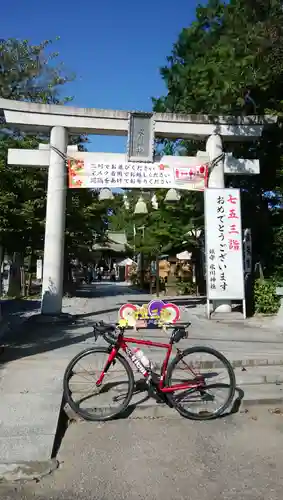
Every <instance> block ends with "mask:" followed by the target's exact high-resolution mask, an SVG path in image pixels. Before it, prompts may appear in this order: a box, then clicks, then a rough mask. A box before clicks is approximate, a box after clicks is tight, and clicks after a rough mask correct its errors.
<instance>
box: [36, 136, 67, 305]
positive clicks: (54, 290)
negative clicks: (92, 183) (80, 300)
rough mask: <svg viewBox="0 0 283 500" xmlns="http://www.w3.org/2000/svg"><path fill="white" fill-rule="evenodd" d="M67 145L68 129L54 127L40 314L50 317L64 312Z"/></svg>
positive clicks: (51, 139)
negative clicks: (62, 310)
mask: <svg viewBox="0 0 283 500" xmlns="http://www.w3.org/2000/svg"><path fill="white" fill-rule="evenodd" d="M67 145H68V133H67V130H66V129H65V128H64V127H53V128H52V129H51V134H50V162H49V170H48V188H47V205H46V224H45V242H44V260H43V282H42V302H41V313H42V314H49V315H58V314H60V313H61V309H62V297H63V268H64V239H65V210H66V188H67V184H66V178H67V175H66V160H65V155H66V153H67ZM52 146H53V147H54V148H56V149H57V150H58V152H57V151H55V150H54V149H53V148H52ZM59 153H60V154H59ZM61 155H62V156H61Z"/></svg>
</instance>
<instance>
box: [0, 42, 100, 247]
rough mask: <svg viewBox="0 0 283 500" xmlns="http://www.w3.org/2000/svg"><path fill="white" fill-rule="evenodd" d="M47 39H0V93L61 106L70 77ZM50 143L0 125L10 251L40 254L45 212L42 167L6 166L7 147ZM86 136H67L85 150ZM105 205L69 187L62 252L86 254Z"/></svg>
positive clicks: (1, 220) (1, 216)
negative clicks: (32, 42)
mask: <svg viewBox="0 0 283 500" xmlns="http://www.w3.org/2000/svg"><path fill="white" fill-rule="evenodd" d="M51 46H52V42H51V41H44V42H42V43H41V44H39V45H31V44H29V42H28V41H27V40H24V41H21V40H16V39H8V40H1V41H0V97H4V98H7V99H15V100H24V101H29V102H39V103H42V104H64V103H66V102H67V101H70V100H71V99H72V97H70V96H67V97H63V96H62V90H63V89H64V86H65V85H66V84H67V83H68V82H69V81H72V80H73V78H74V75H72V74H69V73H68V72H67V71H66V70H65V69H64V65H63V64H62V63H60V62H57V61H58V55H59V54H58V53H57V52H52V50H51ZM39 142H49V137H47V136H42V135H40V136H39V135H34V136H28V135H25V133H24V132H23V131H21V130H15V129H13V128H11V127H9V126H8V125H6V124H5V123H4V120H3V119H2V125H1V127H0V175H1V184H0V244H2V245H3V246H4V248H5V249H6V251H7V252H8V253H10V254H12V253H13V252H14V251H17V252H21V253H22V254H23V255H27V254H30V253H31V252H33V253H37V254H42V252H43V241H44V228H45V212H46V189H47V175H48V174H47V170H46V169H40V168H23V167H19V166H15V167H14V166H8V164H7V154H8V149H9V148H20V149H21V148H22V149H37V147H38V143H39ZM85 142H86V138H85V137H77V138H76V137H75V138H70V143H75V144H78V145H79V149H80V150H83V149H84V143H85ZM106 213H107V207H106V206H104V205H103V204H102V205H101V204H99V203H98V200H97V194H96V193H93V192H92V191H90V190H86V189H82V190H68V192H67V212H66V256H67V257H68V256H73V255H74V254H76V256H78V257H80V256H81V255H82V254H83V255H84V256H85V255H86V254H87V253H88V251H89V249H90V248H91V245H92V241H93V238H94V235H95V233H99V232H100V233H101V232H103V231H104V230H105V217H106Z"/></svg>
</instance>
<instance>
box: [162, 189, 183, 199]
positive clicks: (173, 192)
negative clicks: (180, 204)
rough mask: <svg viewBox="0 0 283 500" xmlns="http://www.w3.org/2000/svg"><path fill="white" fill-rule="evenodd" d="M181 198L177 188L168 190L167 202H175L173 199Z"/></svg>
mask: <svg viewBox="0 0 283 500" xmlns="http://www.w3.org/2000/svg"><path fill="white" fill-rule="evenodd" d="M180 199H181V195H180V193H179V192H178V191H176V189H174V188H171V189H169V191H167V193H166V196H165V199H164V201H166V202H168V201H169V202H173V201H179V200H180Z"/></svg>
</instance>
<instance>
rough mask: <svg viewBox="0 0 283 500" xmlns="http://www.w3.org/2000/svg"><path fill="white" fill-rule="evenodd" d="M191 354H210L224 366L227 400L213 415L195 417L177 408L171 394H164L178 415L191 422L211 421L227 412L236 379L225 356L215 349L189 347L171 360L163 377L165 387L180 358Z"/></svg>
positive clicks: (232, 396) (193, 414) (169, 381)
mask: <svg viewBox="0 0 283 500" xmlns="http://www.w3.org/2000/svg"><path fill="white" fill-rule="evenodd" d="M193 353H206V354H212V355H213V356H215V357H216V358H218V359H219V360H220V361H222V363H223V364H224V366H225V367H226V368H227V372H228V374H229V378H230V385H229V395H228V397H227V400H226V401H225V403H224V404H223V405H222V406H221V408H219V409H218V410H217V411H216V412H214V413H211V414H201V415H196V414H195V413H192V412H190V411H188V410H185V409H184V408H181V407H180V406H178V404H177V403H176V401H174V395H173V394H170V393H166V396H167V398H168V400H169V402H170V404H172V406H173V407H174V408H175V410H177V411H178V413H179V414H180V415H182V417H185V418H188V419H191V420H213V419H215V418H218V417H220V416H221V415H222V414H223V413H224V412H225V410H227V408H228V407H229V406H230V405H231V403H232V401H233V398H234V395H235V390H236V377H235V373H234V369H233V367H232V365H231V363H230V362H229V361H228V359H227V358H225V356H224V355H223V354H222V353H221V352H219V351H217V350H216V349H213V348H211V347H206V346H195V347H189V348H188V349H185V350H184V351H182V352H181V353H180V354H178V355H177V356H175V358H173V359H172V361H171V363H170V365H169V366H168V370H167V374H166V377H165V387H170V386H171V379H172V374H173V371H174V368H175V366H176V365H177V364H178V362H179V361H180V360H181V359H182V358H184V357H185V356H187V355H188V354H193ZM213 385H217V384H212V385H211V386H213ZM220 385H221V384H220ZM222 385H223V384H222Z"/></svg>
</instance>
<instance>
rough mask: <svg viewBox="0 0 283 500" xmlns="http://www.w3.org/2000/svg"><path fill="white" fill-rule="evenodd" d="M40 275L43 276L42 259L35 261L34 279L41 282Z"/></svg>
mask: <svg viewBox="0 0 283 500" xmlns="http://www.w3.org/2000/svg"><path fill="white" fill-rule="evenodd" d="M42 275H43V267H42V259H37V261H36V279H37V280H42Z"/></svg>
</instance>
